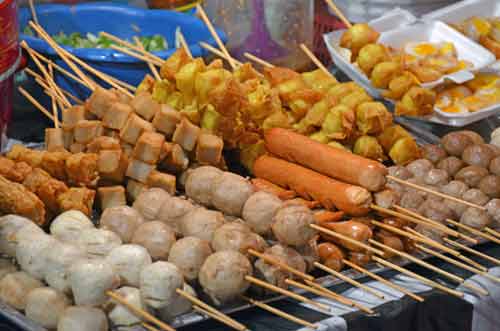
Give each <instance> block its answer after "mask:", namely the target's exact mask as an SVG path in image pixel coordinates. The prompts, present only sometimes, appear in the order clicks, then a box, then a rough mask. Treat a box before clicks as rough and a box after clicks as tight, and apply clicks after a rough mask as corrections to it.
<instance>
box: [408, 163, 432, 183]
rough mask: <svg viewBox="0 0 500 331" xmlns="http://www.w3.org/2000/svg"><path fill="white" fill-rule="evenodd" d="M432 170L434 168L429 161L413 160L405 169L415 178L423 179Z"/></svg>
mask: <svg viewBox="0 0 500 331" xmlns="http://www.w3.org/2000/svg"><path fill="white" fill-rule="evenodd" d="M432 168H434V166H433V165H432V163H431V161H429V160H426V159H419V160H415V161H413V162H411V163H410V164H408V165H407V166H406V169H407V170H408V171H409V172H411V173H412V175H413V176H414V177H417V178H423V177H424V176H425V174H426V173H428V172H429V170H431V169H432Z"/></svg>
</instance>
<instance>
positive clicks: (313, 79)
mask: <svg viewBox="0 0 500 331" xmlns="http://www.w3.org/2000/svg"><path fill="white" fill-rule="evenodd" d="M302 79H303V80H304V82H305V84H306V85H307V87H309V88H311V89H313V90H314V91H317V92H320V93H326V92H327V91H328V90H329V89H330V88H331V87H333V86H335V85H337V84H338V81H337V80H336V79H335V78H334V77H333V76H330V75H327V74H326V73H325V72H323V70H320V69H317V70H314V71H308V72H304V73H302Z"/></svg>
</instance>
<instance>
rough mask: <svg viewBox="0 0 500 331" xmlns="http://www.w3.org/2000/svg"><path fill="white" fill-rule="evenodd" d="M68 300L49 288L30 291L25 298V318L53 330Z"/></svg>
mask: <svg viewBox="0 0 500 331" xmlns="http://www.w3.org/2000/svg"><path fill="white" fill-rule="evenodd" d="M69 305H70V300H69V299H68V298H67V297H66V296H65V295H64V294H63V293H61V292H59V291H57V290H54V289H53V288H51V287H40V288H36V289H34V290H33V291H31V292H30V293H29V294H28V296H27V298H26V309H25V313H26V317H28V318H29V319H31V320H33V321H35V322H37V323H38V324H40V325H41V326H43V327H45V328H47V329H55V328H56V327H57V323H58V321H59V318H60V317H61V316H62V314H63V312H64V310H65V309H66V308H67V307H68V306H69Z"/></svg>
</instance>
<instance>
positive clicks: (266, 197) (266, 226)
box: [242, 191, 283, 235]
mask: <svg viewBox="0 0 500 331" xmlns="http://www.w3.org/2000/svg"><path fill="white" fill-rule="evenodd" d="M282 204H283V202H282V201H281V200H280V199H279V198H278V197H277V196H275V195H274V194H270V193H267V192H264V191H259V192H256V193H254V194H252V195H251V196H250V198H248V200H247V201H246V202H245V205H244V206H243V212H242V217H243V219H244V220H245V222H246V223H247V224H248V225H249V226H250V228H251V229H252V230H253V231H255V232H256V233H258V234H260V235H266V234H269V233H270V232H271V225H272V223H273V217H274V215H275V214H276V211H277V210H278V209H279V208H280V207H281V205H282Z"/></svg>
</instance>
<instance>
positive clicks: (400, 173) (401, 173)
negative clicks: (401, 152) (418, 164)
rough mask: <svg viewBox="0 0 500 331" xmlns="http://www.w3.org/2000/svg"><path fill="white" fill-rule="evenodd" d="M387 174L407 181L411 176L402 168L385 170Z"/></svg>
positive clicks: (395, 167)
mask: <svg viewBox="0 0 500 331" xmlns="http://www.w3.org/2000/svg"><path fill="white" fill-rule="evenodd" d="M387 171H388V174H389V175H390V176H393V177H397V178H399V179H403V180H407V179H410V178H411V177H412V176H413V174H412V173H411V172H410V171H409V170H408V169H407V168H405V167H403V166H392V167H389V168H387Z"/></svg>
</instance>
